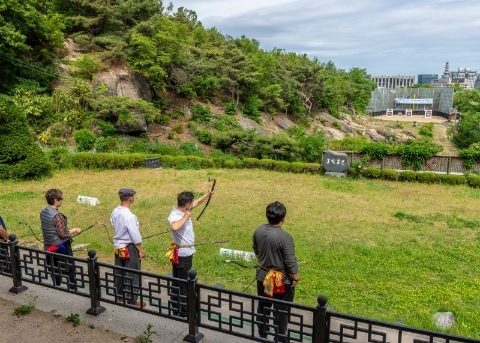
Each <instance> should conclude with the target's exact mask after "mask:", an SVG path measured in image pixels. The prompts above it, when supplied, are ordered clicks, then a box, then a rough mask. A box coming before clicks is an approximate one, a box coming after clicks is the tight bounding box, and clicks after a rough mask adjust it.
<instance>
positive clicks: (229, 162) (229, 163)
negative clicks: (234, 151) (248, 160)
mask: <svg viewBox="0 0 480 343" xmlns="http://www.w3.org/2000/svg"><path fill="white" fill-rule="evenodd" d="M223 167H224V168H227V169H234V168H238V167H237V163H235V161H232V160H227V161H224V162H223Z"/></svg>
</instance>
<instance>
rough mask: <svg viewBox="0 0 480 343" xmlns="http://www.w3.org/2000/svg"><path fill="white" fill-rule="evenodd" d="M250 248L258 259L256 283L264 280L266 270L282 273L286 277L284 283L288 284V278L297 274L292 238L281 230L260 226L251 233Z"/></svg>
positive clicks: (266, 225) (271, 226)
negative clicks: (251, 241)
mask: <svg viewBox="0 0 480 343" xmlns="http://www.w3.org/2000/svg"><path fill="white" fill-rule="evenodd" d="M252 248H253V251H254V252H255V255H257V257H258V264H259V267H257V280H258V281H263V280H264V279H265V275H267V270H272V269H273V270H279V271H281V272H283V273H284V274H285V275H287V278H286V280H285V282H286V283H290V278H289V277H288V276H290V275H291V274H297V273H298V262H297V257H296V256H295V244H294V243H293V238H292V236H291V235H290V234H289V233H288V232H286V231H285V230H283V229H282V228H280V227H278V226H275V225H270V224H263V225H260V226H259V227H257V229H256V230H255V232H254V233H253V244H252ZM260 266H262V267H263V268H262V267H260ZM265 269H267V270H265Z"/></svg>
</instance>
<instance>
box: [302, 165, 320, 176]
mask: <svg viewBox="0 0 480 343" xmlns="http://www.w3.org/2000/svg"><path fill="white" fill-rule="evenodd" d="M303 171H304V172H305V173H308V174H320V172H321V171H322V165H321V164H319V163H305V165H304V166H303Z"/></svg>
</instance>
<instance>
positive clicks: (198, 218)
mask: <svg viewBox="0 0 480 343" xmlns="http://www.w3.org/2000/svg"><path fill="white" fill-rule="evenodd" d="M210 181H213V184H212V188H211V190H212V191H214V190H215V184H216V183H217V180H215V179H213V178H212V179H211V178H208V179H207V182H210ZM210 199H212V197H211V196H209V197H208V200H207V203H206V204H205V206H204V207H203V209H202V212H200V214H199V215H198V217H197V219H195V224H193V226H195V225H197V223H198V221H199V220H200V218H201V217H202V215H203V213H204V212H205V210H206V209H207V207H208V204H209V203H210Z"/></svg>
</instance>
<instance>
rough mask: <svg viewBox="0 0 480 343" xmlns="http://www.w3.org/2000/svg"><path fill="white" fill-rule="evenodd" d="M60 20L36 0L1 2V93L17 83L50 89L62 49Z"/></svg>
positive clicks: (61, 25) (7, 0)
mask: <svg viewBox="0 0 480 343" xmlns="http://www.w3.org/2000/svg"><path fill="white" fill-rule="evenodd" d="M62 29H63V24H62V22H61V20H60V16H59V15H58V14H56V13H51V12H50V9H49V7H48V6H47V5H45V4H44V3H41V2H39V1H36V0H24V1H19V0H0V61H1V63H2V82H0V93H8V90H9V89H11V88H12V87H13V86H14V85H15V84H16V83H18V82H19V80H20V79H22V78H23V79H34V80H37V81H38V82H39V83H40V84H41V85H42V86H49V85H50V82H51V81H52V79H53V78H54V77H55V76H56V72H55V69H56V64H55V61H56V59H57V57H58V55H59V53H60V51H61V49H62V47H63V37H62V32H61V30H62Z"/></svg>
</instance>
